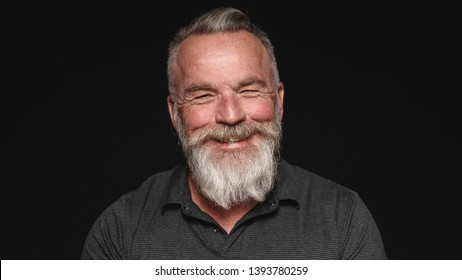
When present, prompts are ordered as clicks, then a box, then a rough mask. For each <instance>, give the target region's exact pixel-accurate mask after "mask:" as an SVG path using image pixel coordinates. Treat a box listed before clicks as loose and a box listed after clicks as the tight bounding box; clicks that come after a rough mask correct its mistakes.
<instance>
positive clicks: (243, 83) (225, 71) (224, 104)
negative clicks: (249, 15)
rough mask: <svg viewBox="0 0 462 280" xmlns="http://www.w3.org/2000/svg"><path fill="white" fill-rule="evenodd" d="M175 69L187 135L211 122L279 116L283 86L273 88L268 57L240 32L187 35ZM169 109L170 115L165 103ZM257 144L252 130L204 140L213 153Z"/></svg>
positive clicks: (249, 36)
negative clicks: (235, 135) (246, 133)
mask: <svg viewBox="0 0 462 280" xmlns="http://www.w3.org/2000/svg"><path fill="white" fill-rule="evenodd" d="M175 69H176V71H175V74H176V78H177V84H176V87H177V92H178V103H177V105H178V109H179V112H180V117H181V121H182V123H183V125H184V128H185V129H186V131H187V133H188V136H191V135H194V134H195V132H196V131H200V130H202V129H214V127H216V126H217V125H225V126H235V125H239V124H242V123H254V122H258V123H261V124H266V125H268V124H271V123H274V121H275V119H276V118H278V119H280V118H281V117H282V101H283V95H284V91H283V87H282V85H277V88H275V87H276V85H274V82H273V80H272V73H271V67H270V61H269V55H268V54H267V52H266V50H265V48H264V46H263V45H262V44H261V43H260V41H259V40H258V39H257V38H256V37H255V36H254V35H252V34H250V33H248V32H246V31H239V32H233V33H222V34H211V35H192V36H190V37H189V38H187V39H186V40H185V41H184V42H183V43H182V45H181V47H180V50H179V53H178V56H177V64H176V68H175ZM277 93H279V94H277ZM276 98H279V106H278V111H277V112H276V107H275V102H276ZM169 110H170V114H171V116H172V119H173V118H174V117H173V115H174V114H173V104H172V103H171V102H169ZM173 122H174V126H176V121H173ZM258 144H259V135H257V134H253V135H246V138H235V139H233V138H229V139H220V140H219V141H217V140H216V139H210V140H209V141H207V142H206V143H205V145H207V146H208V147H209V148H210V149H212V150H213V151H216V152H225V153H226V152H227V151H230V152H233V151H245V150H246V149H248V148H249V147H250V146H251V145H258Z"/></svg>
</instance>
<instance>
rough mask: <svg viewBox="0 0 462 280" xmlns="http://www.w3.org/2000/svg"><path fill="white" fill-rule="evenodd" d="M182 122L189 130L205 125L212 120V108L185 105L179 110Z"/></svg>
mask: <svg viewBox="0 0 462 280" xmlns="http://www.w3.org/2000/svg"><path fill="white" fill-rule="evenodd" d="M181 117H182V120H183V124H184V126H185V127H186V129H187V130H189V131H194V130H196V129H199V128H202V127H204V126H207V125H208V124H209V123H210V122H212V121H213V110H210V109H207V108H203V107H202V106H201V108H199V107H194V106H193V107H186V108H183V110H182V112H181Z"/></svg>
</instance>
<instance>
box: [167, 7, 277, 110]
mask: <svg viewBox="0 0 462 280" xmlns="http://www.w3.org/2000/svg"><path fill="white" fill-rule="evenodd" d="M239 30H246V31H248V32H250V33H252V34H253V35H255V36H256V37H257V38H258V39H259V40H260V42H261V43H262V44H263V45H264V46H265V48H266V51H267V52H268V54H269V57H270V61H271V71H272V74H273V82H274V85H275V86H276V87H277V85H278V84H279V72H278V68H277V63H276V57H275V55H274V47H273V45H272V44H271V41H270V39H269V37H268V35H267V34H266V33H265V32H264V31H263V30H261V29H260V28H259V27H257V26H256V25H255V24H254V23H252V22H251V21H250V19H249V17H248V16H247V15H246V14H244V13H243V12H241V11H240V10H238V9H235V8H216V9H213V10H211V11H209V12H206V13H204V14H202V15H201V16H199V17H198V18H196V19H195V20H193V21H192V22H191V24H189V25H187V26H184V27H182V28H180V29H179V30H178V32H177V33H176V34H175V35H174V36H173V38H172V40H171V41H170V45H169V49H168V61H167V75H168V89H169V92H170V97H171V98H172V100H173V101H174V102H175V101H176V97H177V92H176V87H175V83H176V80H175V74H174V66H175V61H176V57H177V54H178V50H179V48H180V45H181V43H182V42H183V41H184V40H185V39H186V38H187V37H189V36H190V35H193V34H212V33H220V32H235V31H239ZM276 94H277V91H276ZM175 105H176V102H175Z"/></svg>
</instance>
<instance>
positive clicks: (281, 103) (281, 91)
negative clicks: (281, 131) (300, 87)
mask: <svg viewBox="0 0 462 280" xmlns="http://www.w3.org/2000/svg"><path fill="white" fill-rule="evenodd" d="M276 98H278V99H279V100H278V101H279V111H278V112H276V114H278V115H279V119H280V120H282V115H283V114H284V84H283V83H282V82H279V87H278V96H277V97H276Z"/></svg>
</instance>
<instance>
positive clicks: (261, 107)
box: [245, 99, 274, 122]
mask: <svg viewBox="0 0 462 280" xmlns="http://www.w3.org/2000/svg"><path fill="white" fill-rule="evenodd" d="M245 110H246V113H247V117H248V118H250V119H252V120H255V121H260V122H265V121H273V120H274V103H273V102H272V101H271V100H266V99H262V100H258V101H254V102H249V103H247V104H246V106H245Z"/></svg>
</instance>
